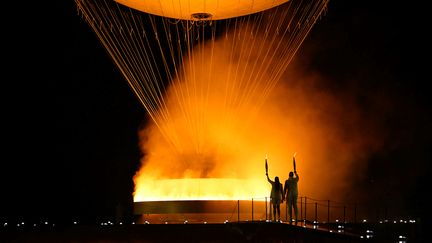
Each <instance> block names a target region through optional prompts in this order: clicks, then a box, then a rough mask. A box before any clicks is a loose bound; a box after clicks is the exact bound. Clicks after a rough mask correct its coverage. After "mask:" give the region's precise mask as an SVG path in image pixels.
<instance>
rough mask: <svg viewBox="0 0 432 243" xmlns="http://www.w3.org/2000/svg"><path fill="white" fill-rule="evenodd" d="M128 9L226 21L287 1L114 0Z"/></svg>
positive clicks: (189, 18)
mask: <svg viewBox="0 0 432 243" xmlns="http://www.w3.org/2000/svg"><path fill="white" fill-rule="evenodd" d="M116 2H118V3H120V4H123V5H125V6H128V7H130V8H133V9H136V10H139V11H142V12H146V13H150V14H154V15H158V16H163V17H168V18H175V19H183V20H194V19H212V20H219V19H227V18H233V17H238V16H244V15H248V14H252V13H257V12H261V11H264V10H267V9H270V8H273V7H276V6H278V5H280V4H282V3H285V2H288V0H240V1H234V0H225V1H222V0H221V1H219V0H175V1H171V0H165V1H164V0H161V1H156V0H153V1H151V0H148V1H143V0H116Z"/></svg>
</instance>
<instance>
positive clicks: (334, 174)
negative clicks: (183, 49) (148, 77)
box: [134, 40, 378, 201]
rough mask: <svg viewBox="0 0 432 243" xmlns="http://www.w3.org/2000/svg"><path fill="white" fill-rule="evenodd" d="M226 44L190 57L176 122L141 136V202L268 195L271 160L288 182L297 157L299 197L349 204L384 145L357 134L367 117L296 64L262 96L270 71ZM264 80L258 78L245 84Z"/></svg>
mask: <svg viewBox="0 0 432 243" xmlns="http://www.w3.org/2000/svg"><path fill="white" fill-rule="evenodd" d="M226 45H227V43H226V41H220V40H219V41H218V40H216V41H215V42H214V49H213V50H212V49H211V45H206V46H205V47H204V48H202V49H200V50H197V51H195V52H194V56H193V57H192V58H184V60H185V61H188V60H193V61H188V62H186V63H184V65H185V67H186V68H185V69H184V70H186V71H185V72H184V74H183V75H181V77H179V78H178V80H177V81H176V82H174V85H172V86H171V87H170V89H169V90H168V92H167V94H166V96H165V101H166V107H164V108H162V109H165V110H166V111H167V112H168V113H169V118H167V119H166V120H165V123H163V124H158V126H156V125H155V124H154V123H151V124H150V125H148V126H147V127H145V128H144V129H142V130H141V131H140V146H141V149H142V151H143V154H144V156H143V158H142V161H141V162H142V166H141V168H140V169H139V171H138V172H137V173H136V175H135V177H134V182H135V192H134V201H154V200H197V199H198V200H199V199H206V200H207V199H233V200H237V199H251V198H254V200H259V199H263V198H264V197H268V196H269V193H270V184H269V183H268V182H267V179H266V176H265V166H264V165H265V162H264V159H265V156H266V155H267V156H268V165H269V176H270V178H271V179H273V180H274V177H275V176H279V178H280V180H281V182H284V181H285V180H286V179H287V178H288V173H289V172H290V171H292V170H293V163H292V157H293V155H294V153H295V152H297V155H296V162H297V171H298V174H299V176H300V182H299V193H300V196H308V197H312V198H318V199H332V200H342V199H343V198H341V197H343V195H345V194H346V193H349V192H350V191H349V190H350V181H352V180H353V179H355V178H356V177H359V176H361V174H362V173H363V171H364V169H365V168H364V167H363V165H364V164H365V163H361V162H362V161H364V159H365V158H366V155H367V154H368V151H370V150H372V149H374V148H375V147H376V146H377V145H378V142H377V141H375V140H373V139H369V138H368V137H369V136H366V135H364V134H363V135H362V134H360V133H361V130H359V129H357V127H358V125H359V124H361V123H360V122H361V119H362V117H361V116H360V115H359V114H358V113H357V112H356V109H355V106H354V105H351V103H350V102H349V100H348V101H347V100H344V101H341V100H339V99H338V98H337V97H335V96H333V95H331V94H329V93H326V92H324V91H320V90H319V89H318V88H315V87H316V84H317V83H319V82H320V81H321V80H320V77H318V76H315V75H313V74H307V75H306V74H304V73H302V72H301V71H299V69H296V66H295V63H293V64H294V65H290V68H289V69H288V70H287V72H285V74H284V76H282V78H281V80H279V82H277V85H276V86H275V87H274V88H273V87H272V89H271V92H269V93H268V94H264V91H265V89H268V87H269V84H268V83H267V82H266V80H269V79H271V78H269V75H270V73H271V71H272V70H271V66H270V69H269V70H267V71H262V70H261V71H257V70H259V69H258V68H257V67H256V66H253V65H252V64H251V63H250V61H245V60H244V59H242V58H234V59H233V58H231V56H230V55H238V56H239V57H241V56H242V55H241V52H242V50H244V49H241V48H236V49H235V50H232V49H230V48H226ZM266 47H267V48H270V47H269V46H266ZM244 48H246V47H244ZM232 51H234V53H232ZM211 53H213V55H212V58H209V57H210V56H211ZM255 59H257V60H258V61H259V62H258V63H259V65H265V64H266V63H269V64H271V65H272V64H273V63H276V62H278V61H280V60H276V59H272V60H266V59H265V58H261V57H260V56H254V57H253V58H252V59H251V60H255ZM210 67H211V68H210ZM233 70H235V71H233ZM234 73H236V75H234ZM259 75H261V76H260V81H259V82H256V83H244V82H239V80H240V81H242V80H243V81H244V80H250V76H253V77H257V76H259ZM245 82H246V81H245ZM251 85H252V86H254V85H256V86H255V87H251ZM161 131H162V132H161Z"/></svg>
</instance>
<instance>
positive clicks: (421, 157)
mask: <svg viewBox="0 0 432 243" xmlns="http://www.w3.org/2000/svg"><path fill="white" fill-rule="evenodd" d="M55 2H56V3H53V4H54V5H52V6H51V7H52V9H51V8H49V9H45V11H47V12H48V13H47V14H46V15H44V18H41V20H42V19H43V20H47V21H44V22H43V23H41V24H36V23H34V25H33V26H32V24H31V22H30V23H29V24H27V25H25V26H21V25H20V26H16V27H15V26H14V27H12V28H11V29H13V30H15V31H17V29H18V30H19V31H18V32H19V34H20V35H19V40H17V41H16V42H15V41H12V42H13V43H11V44H10V45H9V46H8V47H6V49H7V50H6V52H7V54H8V55H10V56H11V57H10V60H11V61H10V62H8V64H7V65H6V69H5V70H4V72H6V73H7V74H8V76H4V77H7V78H6V79H7V80H9V82H5V83H7V85H5V86H4V87H6V88H7V90H3V93H5V94H4V96H3V97H4V98H3V99H4V101H3V102H2V103H3V104H2V107H4V109H3V110H5V111H6V113H4V114H5V115H4V116H3V117H4V119H5V120H6V124H5V125H4V126H3V130H4V134H7V136H6V137H5V138H4V140H3V143H4V144H5V145H3V146H4V148H6V149H5V152H6V153H5V154H6V155H7V156H3V162H2V169H1V173H2V175H1V178H2V181H1V183H2V187H3V188H2V199H1V205H0V206H1V207H0V208H1V209H0V210H1V211H0V219H2V218H11V219H13V218H18V219H27V218H28V219H38V218H48V219H51V218H52V219H56V220H63V219H64V220H69V219H72V218H84V217H86V218H88V219H89V220H93V219H99V218H103V217H107V216H110V215H112V214H113V212H114V208H115V205H116V204H117V203H122V204H124V205H127V204H128V203H129V202H130V201H131V200H132V199H131V193H132V190H133V182H132V176H133V174H134V172H135V170H136V169H137V168H138V166H139V158H140V154H139V150H138V135H137V131H138V130H139V127H140V126H142V125H143V124H144V123H145V121H146V112H145V110H144V108H143V107H142V106H141V105H140V103H139V101H138V99H137V98H136V97H135V95H134V94H133V92H132V90H131V89H130V88H129V86H128V84H127V82H126V80H125V79H124V78H123V77H122V76H121V74H120V72H119V71H118V70H117V68H116V66H115V65H114V64H113V62H112V61H111V59H110V58H109V56H108V54H107V53H106V52H105V50H104V49H103V47H102V45H101V44H100V43H99V41H98V39H97V38H96V36H95V35H94V33H93V32H92V30H91V29H90V28H89V26H88V25H87V24H86V23H85V22H84V21H83V20H82V19H81V18H80V17H79V16H78V15H77V11H76V7H75V5H74V2H73V1H55ZM379 2H380V3H379V4H377V3H372V2H370V1H356V2H353V1H344V0H331V1H330V4H329V8H328V12H327V14H326V16H324V18H323V19H322V20H321V21H319V22H318V24H317V25H316V26H315V28H314V29H313V30H312V32H311V33H310V35H309V36H308V38H307V39H306V41H305V43H304V46H303V47H304V48H303V47H302V48H301V50H300V52H299V54H298V58H297V59H298V61H299V62H302V63H303V65H305V66H304V68H305V69H306V70H310V71H311V72H318V73H320V75H322V76H324V77H326V79H327V80H333V82H326V83H324V84H322V89H323V90H326V91H327V92H332V93H341V92H342V93H343V92H344V91H345V90H346V89H348V88H349V89H355V90H356V95H357V96H358V97H357V98H358V100H359V102H360V104H362V107H363V109H364V110H365V111H368V109H370V110H371V112H370V114H373V115H379V116H381V118H382V119H380V122H382V124H381V125H385V126H386V127H387V128H388V133H387V138H386V141H387V142H388V146H386V150H383V151H380V152H379V153H376V154H375V155H374V156H372V158H371V161H370V166H369V169H368V173H370V176H369V178H370V180H369V181H366V182H365V185H360V186H364V187H367V186H368V185H369V184H368V183H370V181H374V182H375V184H376V185H374V189H373V190H371V198H374V196H377V195H379V194H380V193H381V192H382V190H392V191H395V194H399V193H400V200H402V201H403V202H404V203H407V210H409V211H410V212H412V213H413V214H417V215H422V214H424V213H425V212H426V211H423V210H425V208H426V207H425V205H426V198H425V197H426V196H427V193H428V192H429V190H428V187H427V184H428V183H429V182H430V178H429V172H430V168H429V167H430V166H429V164H430V162H432V161H431V160H432V159H431V151H432V146H431V144H432V143H431V142H430V138H431V135H432V119H431V118H432V117H431V109H430V106H429V103H430V101H431V98H430V96H431V95H430V89H429V83H430V77H429V75H428V74H429V70H430V67H429V66H428V64H429V61H428V59H429V57H430V55H429V53H430V47H429V44H430V39H429V37H426V35H427V32H428V29H429V26H427V22H426V20H427V17H428V15H426V14H425V12H426V9H427V8H426V6H421V5H408V6H407V5H406V4H405V5H403V4H399V3H397V2H395V1H389V0H387V1H379ZM14 23H15V22H14ZM13 25H15V24H13ZM16 25H19V24H18V23H16ZM17 36H18V35H17ZM301 55H305V56H307V57H308V59H307V60H302V58H301ZM310 57H313V58H310ZM353 77H355V78H353ZM9 84H10V85H9ZM371 93H373V94H375V95H376V94H380V93H382V95H383V96H385V97H387V98H388V99H387V100H390V101H391V104H392V106H391V109H390V110H388V111H386V112H384V113H383V112H380V114H377V112H376V109H375V110H374V108H376V104H374V103H373V102H374V100H372V99H369V98H368V97H369V94H371ZM366 114H367V113H366ZM366 119H370V118H368V117H365V120H366ZM389 168H391V169H389ZM405 181H413V183H410V184H412V185H413V186H410V187H405V186H404V182H405ZM398 191H400V192H398Z"/></svg>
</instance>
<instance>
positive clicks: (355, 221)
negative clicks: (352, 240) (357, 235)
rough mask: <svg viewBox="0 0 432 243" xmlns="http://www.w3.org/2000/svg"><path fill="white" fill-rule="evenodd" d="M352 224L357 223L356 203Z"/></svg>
mask: <svg viewBox="0 0 432 243" xmlns="http://www.w3.org/2000/svg"><path fill="white" fill-rule="evenodd" d="M354 223H357V203H356V204H354Z"/></svg>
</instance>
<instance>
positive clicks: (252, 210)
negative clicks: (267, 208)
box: [252, 198, 254, 222]
mask: <svg viewBox="0 0 432 243" xmlns="http://www.w3.org/2000/svg"><path fill="white" fill-rule="evenodd" d="M253 221H254V220H253V198H252V222H253Z"/></svg>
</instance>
